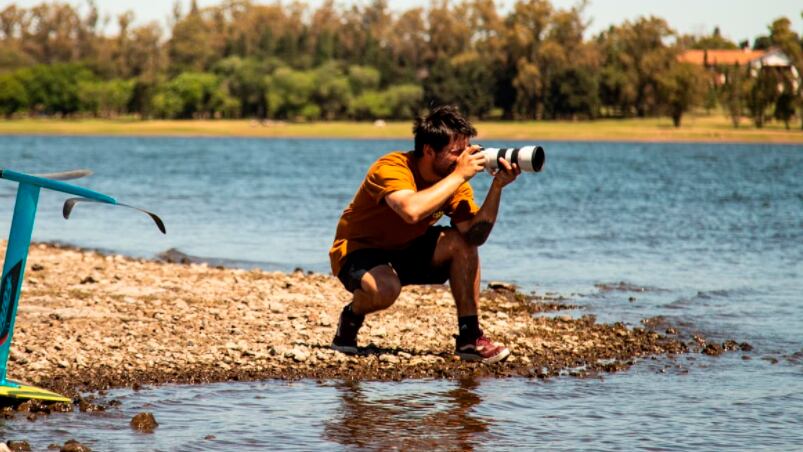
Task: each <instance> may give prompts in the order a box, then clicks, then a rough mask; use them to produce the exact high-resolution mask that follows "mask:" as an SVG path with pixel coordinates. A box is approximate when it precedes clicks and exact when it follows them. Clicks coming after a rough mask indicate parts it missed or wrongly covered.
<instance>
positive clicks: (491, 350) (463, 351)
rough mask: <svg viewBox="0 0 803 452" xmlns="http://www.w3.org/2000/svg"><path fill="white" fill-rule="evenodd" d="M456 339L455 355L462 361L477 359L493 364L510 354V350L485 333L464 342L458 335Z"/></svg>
mask: <svg viewBox="0 0 803 452" xmlns="http://www.w3.org/2000/svg"><path fill="white" fill-rule="evenodd" d="M455 339H457V351H456V352H455V353H457V355H458V356H459V357H460V359H462V360H463V361H479V362H481V363H483V364H493V363H498V362H501V361H504V360H505V359H507V357H508V356H510V350H508V349H507V347H505V346H504V345H502V344H497V343H495V342H492V341H491V340H490V339H488V338H487V337H485V335H482V336H480V337H479V338H477V339H476V340H474V341H468V342H464V341H462V340H461V339H460V337H459V336H455Z"/></svg>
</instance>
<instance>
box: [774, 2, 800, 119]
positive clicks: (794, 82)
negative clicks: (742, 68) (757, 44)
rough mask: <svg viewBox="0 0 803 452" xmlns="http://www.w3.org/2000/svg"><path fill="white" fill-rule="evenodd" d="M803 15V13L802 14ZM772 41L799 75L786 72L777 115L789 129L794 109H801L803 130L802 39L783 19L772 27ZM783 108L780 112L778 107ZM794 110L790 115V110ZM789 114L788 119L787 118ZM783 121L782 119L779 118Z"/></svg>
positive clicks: (787, 21) (785, 19)
mask: <svg viewBox="0 0 803 452" xmlns="http://www.w3.org/2000/svg"><path fill="white" fill-rule="evenodd" d="M801 15H803V13H801ZM769 38H770V41H771V42H772V44H773V45H774V46H777V47H779V48H780V49H781V50H782V51H783V52H784V53H785V54H786V55H787V56H788V57H789V59H790V60H791V61H792V67H793V68H794V70H795V72H797V74H794V73H793V72H792V71H789V72H785V73H784V74H783V75H784V77H783V78H784V80H783V85H782V86H784V92H783V93H782V94H781V96H780V97H779V98H778V102H780V105H777V104H776V110H775V114H776V117H777V115H779V114H780V115H781V117H782V118H785V119H783V121H784V123H785V124H786V127H787V128H789V118H791V116H792V115H793V114H794V108H795V106H797V107H798V108H799V109H800V119H801V123H800V126H801V128H803V83H801V75H803V42H802V41H801V37H800V36H798V34H797V33H795V32H794V31H793V30H792V23H791V21H790V20H789V19H787V18H785V17H782V18H779V19H776V20H775V21H774V22H773V23H772V25H770V36H769ZM779 106H780V107H781V108H780V110H779V109H778V107H779ZM789 108H791V109H792V112H791V113H790V112H789V111H788V110H789ZM787 114H788V117H787ZM778 119H781V118H778Z"/></svg>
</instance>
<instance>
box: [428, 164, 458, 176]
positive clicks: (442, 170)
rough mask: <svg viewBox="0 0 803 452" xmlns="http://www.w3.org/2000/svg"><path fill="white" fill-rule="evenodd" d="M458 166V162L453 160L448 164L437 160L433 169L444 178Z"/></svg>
mask: <svg viewBox="0 0 803 452" xmlns="http://www.w3.org/2000/svg"><path fill="white" fill-rule="evenodd" d="M456 167H457V162H452V163H449V164H448V165H447V164H443V163H439V162H436V163H435V165H434V166H433V168H432V170H433V171H434V172H435V174H437V175H438V177H440V178H441V179H443V178H444V177H446V176H448V175H450V174H452V171H454V169H455V168H456Z"/></svg>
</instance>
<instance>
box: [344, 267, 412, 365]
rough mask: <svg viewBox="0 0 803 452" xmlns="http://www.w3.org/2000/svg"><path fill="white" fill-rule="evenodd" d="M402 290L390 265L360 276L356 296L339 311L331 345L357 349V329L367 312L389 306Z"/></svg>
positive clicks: (351, 351) (354, 350)
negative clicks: (338, 320) (338, 318)
mask: <svg viewBox="0 0 803 452" xmlns="http://www.w3.org/2000/svg"><path fill="white" fill-rule="evenodd" d="M400 292H401V282H399V277H398V275H396V272H395V271H394V270H393V268H391V267H390V266H389V265H378V266H376V267H374V268H372V269H371V270H369V271H367V272H366V273H365V274H364V275H363V276H362V278H361V279H360V288H359V289H357V290H355V291H354V300H353V301H352V302H351V303H350V304H349V305H348V306H346V307H345V308H343V312H342V313H341V314H340V322H339V323H338V325H337V333H335V338H334V340H333V341H332V348H334V349H335V350H339V351H341V352H343V353H357V351H358V348H357V333H358V332H359V330H360V327H361V326H362V322H363V320H364V319H365V315H366V314H370V313H372V312H376V311H381V310H383V309H387V308H389V307H390V306H391V305H393V303H395V302H396V299H397V298H399V293H400Z"/></svg>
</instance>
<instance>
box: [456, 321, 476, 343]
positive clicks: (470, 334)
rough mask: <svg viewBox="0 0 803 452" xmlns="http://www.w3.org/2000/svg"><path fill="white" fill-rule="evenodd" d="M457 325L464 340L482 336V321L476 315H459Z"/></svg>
mask: <svg viewBox="0 0 803 452" xmlns="http://www.w3.org/2000/svg"><path fill="white" fill-rule="evenodd" d="M457 327H458V328H459V334H460V339H462V340H466V341H473V340H476V339H477V338H478V337H480V336H482V330H480V321H479V319H478V318H477V316H476V315H464V316H462V317H458V318H457Z"/></svg>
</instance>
